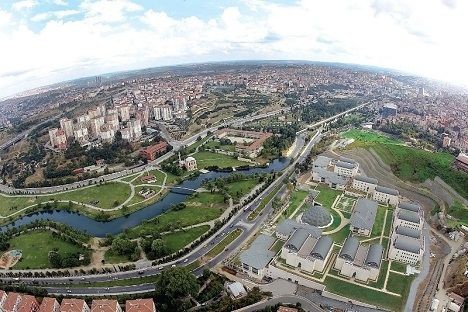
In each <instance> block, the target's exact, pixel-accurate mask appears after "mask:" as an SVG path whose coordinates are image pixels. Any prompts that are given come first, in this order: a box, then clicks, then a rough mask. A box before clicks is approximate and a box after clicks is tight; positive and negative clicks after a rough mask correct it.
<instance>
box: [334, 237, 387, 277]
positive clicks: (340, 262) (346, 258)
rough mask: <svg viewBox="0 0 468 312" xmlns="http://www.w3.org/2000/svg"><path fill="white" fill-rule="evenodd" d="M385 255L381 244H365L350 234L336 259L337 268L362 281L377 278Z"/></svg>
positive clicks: (341, 272) (342, 273) (345, 274)
mask: <svg viewBox="0 0 468 312" xmlns="http://www.w3.org/2000/svg"><path fill="white" fill-rule="evenodd" d="M382 257H383V247H382V245H380V244H372V245H364V244H361V243H360V242H359V240H358V239H357V238H356V237H354V236H350V237H348V238H347V239H346V241H345V243H344V244H343V247H342V248H341V250H340V253H339V255H338V257H337V258H336V261H335V265H334V267H335V269H337V270H338V271H339V272H340V274H341V275H344V276H346V277H350V278H356V279H358V280H360V281H363V282H367V281H368V280H374V281H375V280H377V278H378V276H379V271H380V265H381V261H382Z"/></svg>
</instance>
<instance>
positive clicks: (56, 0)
mask: <svg viewBox="0 0 468 312" xmlns="http://www.w3.org/2000/svg"><path fill="white" fill-rule="evenodd" d="M51 1H52V3H53V4H55V5H62V6H67V5H68V1H66V0H51Z"/></svg>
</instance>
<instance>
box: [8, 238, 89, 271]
mask: <svg viewBox="0 0 468 312" xmlns="http://www.w3.org/2000/svg"><path fill="white" fill-rule="evenodd" d="M10 249H18V250H21V251H22V253H23V257H22V258H21V260H20V262H18V263H17V264H16V265H15V266H14V267H13V268H14V269H27V268H30V269H45V268H49V267H50V266H49V258H48V255H49V251H51V250H54V249H57V250H58V251H59V252H60V254H70V253H77V252H79V253H85V252H86V250H85V248H84V247H80V246H77V245H75V244H72V243H69V242H66V241H64V240H62V239H61V238H60V237H58V236H55V235H53V234H52V232H49V231H45V230H37V231H31V232H27V233H24V234H20V235H19V236H15V237H13V238H12V239H11V240H10Z"/></svg>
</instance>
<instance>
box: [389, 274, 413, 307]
mask: <svg viewBox="0 0 468 312" xmlns="http://www.w3.org/2000/svg"><path fill="white" fill-rule="evenodd" d="M413 278H414V277H413V276H406V275H401V274H398V273H393V272H390V273H389V274H388V281H387V290H388V291H391V292H394V293H397V294H401V301H402V302H406V298H408V293H409V290H410V287H411V282H412V281H413Z"/></svg>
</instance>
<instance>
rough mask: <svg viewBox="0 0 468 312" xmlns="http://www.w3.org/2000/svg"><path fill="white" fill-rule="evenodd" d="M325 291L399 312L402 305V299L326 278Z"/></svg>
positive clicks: (332, 278)
mask: <svg viewBox="0 0 468 312" xmlns="http://www.w3.org/2000/svg"><path fill="white" fill-rule="evenodd" d="M325 285H326V290H328V291H330V292H332V293H335V294H337V295H341V296H344V297H348V298H354V299H356V300H359V301H362V302H365V303H370V304H373V305H376V306H378V307H383V308H387V309H390V310H392V311H401V310H402V308H403V305H404V299H403V298H402V297H397V296H392V295H389V294H386V293H383V292H380V291H377V290H372V289H369V288H365V287H362V286H359V285H356V284H352V283H348V282H345V281H343V280H340V279H337V278H334V277H332V276H327V277H326V278H325Z"/></svg>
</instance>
